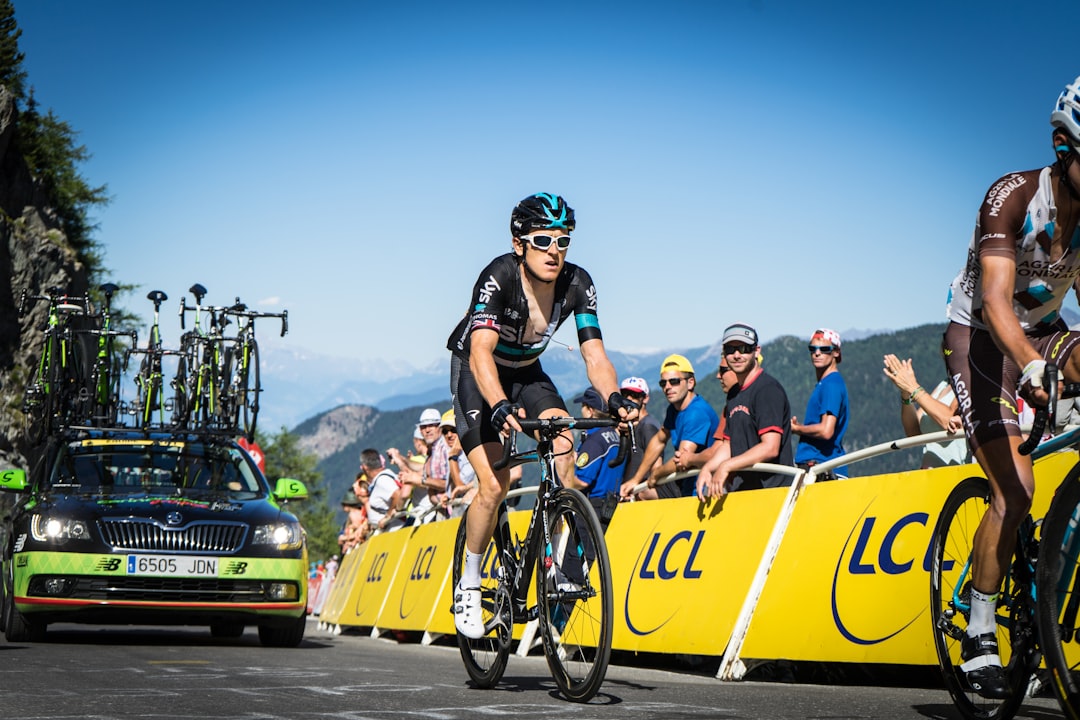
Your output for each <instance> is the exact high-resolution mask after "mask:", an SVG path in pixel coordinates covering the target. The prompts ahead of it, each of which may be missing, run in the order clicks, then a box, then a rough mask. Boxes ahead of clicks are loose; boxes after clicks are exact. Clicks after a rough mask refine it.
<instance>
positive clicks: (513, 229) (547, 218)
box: [510, 193, 574, 237]
mask: <svg viewBox="0 0 1080 720" xmlns="http://www.w3.org/2000/svg"><path fill="white" fill-rule="evenodd" d="M555 229H562V230H565V231H566V232H573V230H574V209H573V208H572V207H570V206H569V205H567V204H566V201H565V200H563V199H562V198H561V197H559V196H558V195H552V194H550V193H536V194H535V195H530V196H529V197H527V198H525V199H524V200H522V201H521V202H519V203H518V204H517V207H515V208H514V211H513V212H512V213H510V234H511V235H513V236H514V237H521V236H522V235H528V234H529V233H531V232H532V231H534V230H555Z"/></svg>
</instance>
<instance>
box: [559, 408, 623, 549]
mask: <svg viewBox="0 0 1080 720" xmlns="http://www.w3.org/2000/svg"><path fill="white" fill-rule="evenodd" d="M574 402H575V403H579V404H580V405H581V417H584V418H596V417H607V416H608V414H607V403H606V402H605V401H604V398H603V397H602V396H601V395H600V393H599V392H598V391H597V390H596V388H593V387H590V388H588V389H587V390H585V392H583V393H582V394H580V395H578V396H577V397H576V398H574ZM618 452H619V431H618V430H617V429H616V428H593V429H591V430H586V431H585V434H584V435H582V436H581V444H580V445H578V449H577V456H576V458H575V460H574V466H573V467H574V471H573V473H572V475H571V477H570V478H569V479H568V480H567V481H566V482H565V484H566V485H567V486H568V487H573V488H577V489H578V490H581V491H582V492H583V493H585V494H586V495H588V496H589V502H591V503H592V506H593V508H594V509H595V510H596V516H597V517H598V518H599V519H600V524H601V525H602V526H603V528H604V530H605V531H606V530H607V526H608V523H610V522H611V516H612V515H613V514H614V513H615V508H616V507H617V506H618V504H619V486H620V485H621V484H622V478H623V471H624V469H625V468H624V466H625V464H626V463H625V461H623V462H621V463H619V464H618V465H616V466H615V467H608V463H609V462H611V461H612V460H613V459H614V458H615V456H616V455H617V454H618Z"/></svg>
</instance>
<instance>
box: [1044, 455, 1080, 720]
mask: <svg viewBox="0 0 1080 720" xmlns="http://www.w3.org/2000/svg"><path fill="white" fill-rule="evenodd" d="M1078 523H1080V465H1076V466H1075V467H1073V469H1072V470H1071V471H1070V472H1069V474H1068V475H1067V476H1066V478H1065V481H1064V482H1063V483H1061V485H1060V486H1059V487H1058V489H1057V493H1056V494H1055V495H1054V499H1053V501H1052V502H1051V503H1050V510H1049V511H1048V512H1047V513H1046V518H1045V519H1044V520H1043V524H1042V539H1041V541H1040V543H1039V561H1038V563H1037V565H1036V568H1035V586H1036V588H1037V593H1038V598H1039V602H1038V618H1039V635H1040V642H1041V644H1042V649H1043V654H1044V655H1045V657H1046V667H1047V668H1049V670H1050V675H1051V685H1052V686H1053V688H1054V694H1055V695H1057V699H1058V703H1059V704H1060V705H1061V710H1062V712H1064V713H1065V717H1067V718H1073V719H1074V720H1076V719H1077V718H1080V632H1078V628H1077V611H1078V610H1080V566H1078V557H1080V532H1077V524H1078Z"/></svg>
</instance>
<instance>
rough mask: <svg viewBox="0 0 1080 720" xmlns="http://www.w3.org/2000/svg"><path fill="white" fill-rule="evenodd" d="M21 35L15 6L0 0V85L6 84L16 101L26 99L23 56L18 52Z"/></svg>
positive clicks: (6, 0)
mask: <svg viewBox="0 0 1080 720" xmlns="http://www.w3.org/2000/svg"><path fill="white" fill-rule="evenodd" d="M21 35H22V30H20V29H19V26H18V25H17V24H16V23H15V6H14V5H13V4H12V3H11V0H0V85H6V86H7V89H8V90H9V91H10V92H11V94H12V95H14V96H15V99H16V101H18V102H22V101H23V100H25V99H26V95H25V93H26V72H25V71H24V70H23V69H22V62H23V59H24V56H23V54H22V53H21V52H19V37H20V36H21Z"/></svg>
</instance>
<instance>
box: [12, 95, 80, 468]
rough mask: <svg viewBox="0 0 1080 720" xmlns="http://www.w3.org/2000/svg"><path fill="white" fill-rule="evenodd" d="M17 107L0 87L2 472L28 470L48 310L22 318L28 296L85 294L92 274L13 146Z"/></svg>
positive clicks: (38, 307) (40, 306)
mask: <svg viewBox="0 0 1080 720" xmlns="http://www.w3.org/2000/svg"><path fill="white" fill-rule="evenodd" d="M17 122H18V111H17V109H16V106H15V100H14V98H13V97H12V96H11V94H10V93H9V92H8V91H7V89H6V88H4V87H2V86H0V407H2V408H3V411H2V412H0V469H2V468H5V467H11V466H16V467H25V458H26V455H27V451H28V448H27V447H26V442H25V438H24V435H23V415H22V395H23V389H24V387H25V385H26V380H27V377H28V375H29V368H31V367H32V366H33V364H34V363H35V362H36V360H37V358H36V357H35V354H36V353H37V352H38V349H39V348H40V346H41V338H42V328H43V327H44V326H45V322H46V319H47V318H46V310H47V308H46V307H45V306H44V304H42V303H38V304H37V305H35V306H34V307H33V309H32V311H31V312H29V313H28V314H27V315H26V316H25V317H22V318H20V317H19V296H20V294H21V293H22V291H23V290H24V289H25V290H27V291H28V292H30V293H40V292H42V290H43V289H44V288H48V287H53V286H59V287H63V288H66V289H67V290H69V291H70V292H72V293H75V294H85V293H86V291H87V287H88V277H87V273H86V269H85V268H84V267H83V265H82V264H81V263H80V262H78V260H77V258H76V256H75V253H74V252H73V251H72V250H71V248H70V246H69V245H68V243H67V238H66V237H65V236H64V234H63V232H62V231H61V230H60V229H59V227H60V224H59V222H58V221H57V219H56V217H55V214H54V213H52V211H51V209H50V206H49V203H48V201H47V198H45V197H44V193H43V192H42V190H41V187H40V185H39V184H37V183H36V182H35V181H34V178H33V177H31V174H30V171H29V170H28V169H27V166H26V163H25V162H24V160H23V156H22V154H21V153H20V152H19V151H18V148H17V146H16V145H17V143H16V141H15V129H16V123H17Z"/></svg>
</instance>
